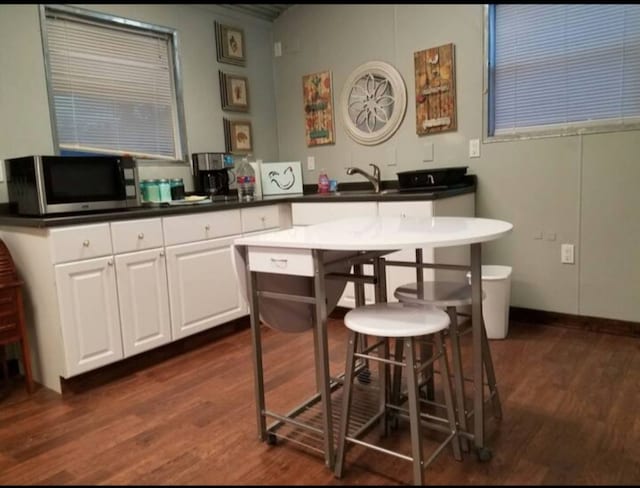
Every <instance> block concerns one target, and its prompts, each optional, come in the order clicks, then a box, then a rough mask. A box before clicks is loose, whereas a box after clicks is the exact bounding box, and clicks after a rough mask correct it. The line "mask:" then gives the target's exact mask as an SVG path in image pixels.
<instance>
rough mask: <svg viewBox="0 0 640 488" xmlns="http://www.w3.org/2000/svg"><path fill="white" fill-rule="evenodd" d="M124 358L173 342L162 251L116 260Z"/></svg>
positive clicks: (120, 257) (144, 252)
mask: <svg viewBox="0 0 640 488" xmlns="http://www.w3.org/2000/svg"><path fill="white" fill-rule="evenodd" d="M116 276H117V282H118V300H119V303H120V323H121V325H122V343H123V346H124V355H125V357H128V356H131V355H133V354H137V353H140V352H143V351H147V350H149V349H153V348H154V347H158V346H160V345H162V344H166V343H168V342H170V341H171V323H170V318H169V292H168V289H167V271H166V264H165V258H164V251H163V250H162V249H151V250H149V251H141V252H134V253H130V254H121V255H119V256H116Z"/></svg>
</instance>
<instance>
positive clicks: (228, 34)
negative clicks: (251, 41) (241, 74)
mask: <svg viewBox="0 0 640 488" xmlns="http://www.w3.org/2000/svg"><path fill="white" fill-rule="evenodd" d="M214 25H215V34H216V54H217V57H218V61H219V62H221V63H228V64H235V65H237V66H244V65H245V62H246V60H247V56H246V53H245V44H244V30H242V29H241V28H240V27H233V26H230V25H225V24H219V23H218V22H215V24H214Z"/></svg>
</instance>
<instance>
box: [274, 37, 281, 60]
mask: <svg viewBox="0 0 640 488" xmlns="http://www.w3.org/2000/svg"><path fill="white" fill-rule="evenodd" d="M273 55H274V57H276V58H279V57H280V56H282V43H281V42H280V41H277V42H274V43H273Z"/></svg>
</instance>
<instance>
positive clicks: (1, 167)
mask: <svg viewBox="0 0 640 488" xmlns="http://www.w3.org/2000/svg"><path fill="white" fill-rule="evenodd" d="M2 181H4V161H3V160H2V159H0V182H2Z"/></svg>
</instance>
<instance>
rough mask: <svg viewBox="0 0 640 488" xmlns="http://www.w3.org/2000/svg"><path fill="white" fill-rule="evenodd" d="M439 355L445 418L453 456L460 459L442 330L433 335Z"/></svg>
mask: <svg viewBox="0 0 640 488" xmlns="http://www.w3.org/2000/svg"><path fill="white" fill-rule="evenodd" d="M433 338H434V341H435V343H436V348H437V349H438V354H439V356H440V360H439V361H440V371H441V372H442V374H441V375H440V377H441V378H442V389H443V391H444V402H445V404H446V406H447V418H448V419H449V426H450V427H451V429H452V433H454V434H455V436H454V437H453V439H451V442H452V443H453V457H454V458H456V459H457V460H458V461H462V454H461V452H460V437H459V436H458V435H457V432H458V428H457V427H456V412H455V409H454V408H453V394H452V393H451V379H450V377H449V364H448V361H447V350H446V349H445V347H444V341H443V340H442V332H438V333H436V334H434V336H433Z"/></svg>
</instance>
